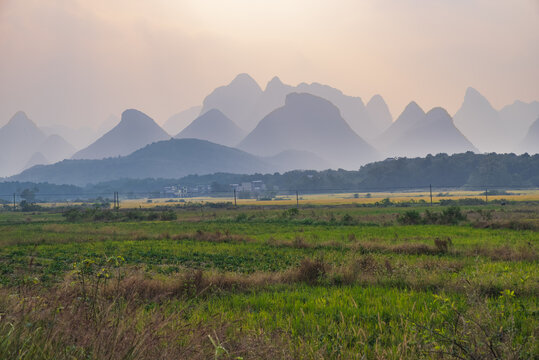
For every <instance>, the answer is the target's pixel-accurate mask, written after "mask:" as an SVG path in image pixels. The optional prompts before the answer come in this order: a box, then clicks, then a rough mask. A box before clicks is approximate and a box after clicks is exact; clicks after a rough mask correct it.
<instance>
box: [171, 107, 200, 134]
mask: <svg viewBox="0 0 539 360" xmlns="http://www.w3.org/2000/svg"><path fill="white" fill-rule="evenodd" d="M201 110H202V106H193V107H190V108H189V109H187V110H184V111H182V112H179V113H177V114H174V115H172V116H171V117H170V118H169V119H168V120H167V121H166V122H165V123H164V124H163V129H164V130H165V131H166V132H168V133H169V134H177V133H179V132H180V131H182V130H183V129H185V128H186V127H187V126H188V125H189V124H190V123H192V122H193V120H195V119H196V118H197V117H198V116H199V115H200V111H201Z"/></svg>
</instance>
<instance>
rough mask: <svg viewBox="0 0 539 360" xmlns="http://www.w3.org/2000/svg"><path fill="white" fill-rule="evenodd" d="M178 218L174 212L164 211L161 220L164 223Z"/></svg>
mask: <svg viewBox="0 0 539 360" xmlns="http://www.w3.org/2000/svg"><path fill="white" fill-rule="evenodd" d="M177 218H178V215H176V213H175V212H174V211H172V210H168V211H164V212H163V213H162V214H161V220H163V221H174V220H176V219H177Z"/></svg>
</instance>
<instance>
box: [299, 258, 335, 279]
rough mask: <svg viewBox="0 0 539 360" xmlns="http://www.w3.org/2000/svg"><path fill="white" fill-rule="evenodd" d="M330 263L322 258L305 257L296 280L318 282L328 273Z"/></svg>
mask: <svg viewBox="0 0 539 360" xmlns="http://www.w3.org/2000/svg"><path fill="white" fill-rule="evenodd" d="M327 269H328V265H327V264H326V263H324V262H323V261H322V260H320V259H316V260H312V259H308V258H305V259H303V260H302V261H301V264H300V265H299V268H298V269H297V273H296V280H297V281H301V282H305V283H307V284H311V285H312V284H316V283H318V282H319V281H320V280H322V278H323V277H324V276H325V275H326V273H327Z"/></svg>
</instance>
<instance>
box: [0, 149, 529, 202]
mask: <svg viewBox="0 0 539 360" xmlns="http://www.w3.org/2000/svg"><path fill="white" fill-rule="evenodd" d="M253 180H262V181H263V182H264V183H265V184H266V186H267V187H268V189H270V190H279V191H286V190H290V191H294V190H300V191H302V192H309V191H310V192H322V191H328V192H329V191H343V190H351V191H365V192H367V191H377V190H380V191H381V190H392V189H393V190H403V189H413V188H424V187H428V186H429V184H432V186H433V187H435V188H440V187H451V188H460V187H467V188H477V189H484V188H485V187H490V188H492V189H495V188H516V187H539V155H534V156H530V155H527V154H524V155H519V156H517V155H514V154H502V155H498V154H484V155H478V154H474V153H471V152H468V153H465V154H456V155H452V156H449V155H446V154H438V155H436V156H432V155H429V156H427V157H424V158H414V159H407V158H398V159H387V160H384V161H379V162H375V163H371V164H368V165H365V166H363V167H361V169H359V171H346V170H326V171H300V170H296V171H289V172H286V173H283V174H279V173H274V174H254V175H236V174H227V173H216V174H212V175H203V176H199V175H190V176H186V177H183V178H181V179H122V180H114V181H108V182H101V183H99V184H94V185H87V186H86V187H84V188H80V187H75V186H59V185H51V184H33V183H20V182H10V183H7V182H4V183H2V182H0V194H8V195H9V194H12V193H13V192H16V191H17V190H19V191H20V190H22V189H26V188H29V189H34V188H36V189H38V190H39V192H37V193H36V196H37V197H38V198H39V197H41V195H45V194H48V193H51V192H54V193H56V194H63V193H64V192H67V193H69V194H71V195H72V194H77V195H83V194H85V195H87V196H88V197H92V196H94V197H95V195H96V194H100V195H101V194H102V195H106V194H109V193H110V194H112V193H113V192H114V191H119V192H120V193H123V194H127V193H130V192H131V193H139V194H141V196H143V195H142V194H144V193H150V192H161V191H162V190H163V187H165V186H170V185H178V184H180V185H183V186H190V185H212V189H213V191H214V192H215V193H227V192H230V191H231V187H230V184H234V183H236V184H237V183H242V182H247V181H253ZM43 198H44V199H47V200H52V198H51V197H49V196H47V197H45V196H43ZM58 198H62V197H58ZM8 199H9V198H6V200H8Z"/></svg>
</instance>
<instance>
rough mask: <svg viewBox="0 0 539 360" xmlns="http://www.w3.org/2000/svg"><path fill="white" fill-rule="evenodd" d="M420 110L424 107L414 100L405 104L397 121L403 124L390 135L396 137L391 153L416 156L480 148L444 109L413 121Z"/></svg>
mask: <svg viewBox="0 0 539 360" xmlns="http://www.w3.org/2000/svg"><path fill="white" fill-rule="evenodd" d="M421 112H422V110H421V109H420V108H419V107H418V106H417V105H416V104H415V103H412V104H410V105H408V106H407V107H406V109H405V111H404V112H403V114H402V115H401V116H400V117H399V119H398V120H397V121H399V124H400V126H399V129H398V130H395V128H394V129H393V131H392V132H391V134H390V135H389V136H396V139H395V140H394V141H393V142H392V143H391V144H390V145H389V149H388V150H387V152H388V154H389V155H392V156H406V157H417V156H426V155H428V154H438V153H446V154H455V153H463V152H467V151H472V152H477V151H478V150H477V149H476V148H475V146H474V145H473V144H472V143H471V142H470V141H469V140H468V139H466V137H465V136H464V135H463V134H462V133H461V132H460V131H459V130H458V129H457V128H456V127H455V124H454V123H453V120H452V119H451V116H449V114H448V113H447V111H446V110H445V109H443V108H440V107H437V108H434V109H432V110H430V111H429V112H428V113H427V114H426V115H424V116H423V117H421V118H419V119H417V120H415V121H414V118H415V116H417V115H420V114H421ZM395 125H397V124H395ZM388 131H389V129H388ZM399 133H400V134H399ZM386 136H388V135H386Z"/></svg>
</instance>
